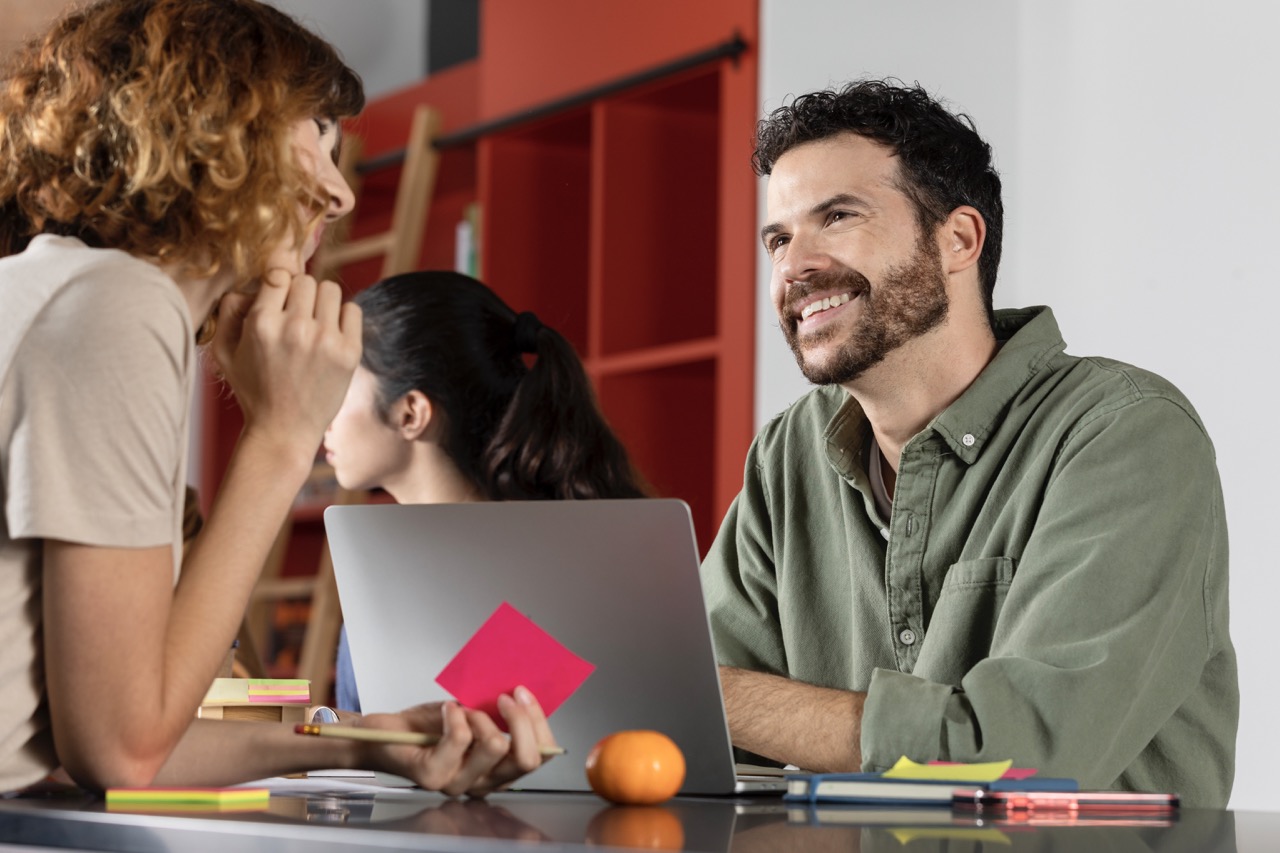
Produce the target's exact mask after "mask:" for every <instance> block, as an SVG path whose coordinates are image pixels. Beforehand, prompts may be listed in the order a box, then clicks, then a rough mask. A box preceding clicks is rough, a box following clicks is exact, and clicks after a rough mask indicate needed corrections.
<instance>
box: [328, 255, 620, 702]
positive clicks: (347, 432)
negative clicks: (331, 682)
mask: <svg viewBox="0 0 1280 853" xmlns="http://www.w3.org/2000/svg"><path fill="white" fill-rule="evenodd" d="M355 302H356V304H357V305H359V306H360V308H361V311H362V312H363V317H364V321H363V322H364V351H363V355H362V356H361V362H360V367H358V368H357V369H356V373H355V376H354V377H353V378H352V381H351V386H350V388H349V389H348V391H347V396H346V399H345V400H344V401H343V404H342V408H341V409H340V410H339V412H338V414H337V416H335V417H334V419H333V423H332V424H331V425H330V427H329V429H328V431H327V432H326V433H325V440H324V446H325V458H326V459H327V460H328V461H329V462H330V463H331V464H332V465H333V467H334V471H335V473H336V475H337V478H338V483H339V484H340V485H341V486H342V487H343V488H345V489H353V490H361V489H371V488H375V487H380V488H383V489H385V490H386V491H387V492H388V493H389V494H390V495H391V496H392V497H393V498H395V499H396V501H397V502H399V503H452V502H464V501H487V500H557V499H561V500H563V499H587V498H638V497H644V496H645V487H644V485H643V484H642V482H641V480H640V478H639V477H638V476H637V474H636V472H635V471H634V470H633V468H632V467H631V463H630V461H629V460H628V458H627V453H626V450H625V449H624V448H623V446H622V443H621V442H620V441H618V438H617V437H616V436H615V435H614V434H613V431H612V430H610V428H609V426H608V424H607V423H605V421H604V418H603V417H602V415H601V414H600V410H599V408H598V407H597V405H596V400H595V395H594V393H593V391H592V388H591V383H590V381H589V380H588V379H587V375H586V372H585V371H584V370H583V368H582V362H581V361H580V360H579V359H578V356H577V354H576V353H575V352H574V350H573V347H572V346H570V345H569V342H568V341H566V340H565V339H564V337H563V336H562V335H561V334H560V333H559V332H557V331H556V330H555V329H552V328H551V327H549V326H546V325H543V324H542V322H541V321H539V320H538V318H537V317H536V316H534V315H533V314H532V313H530V312H527V311H526V312H523V313H517V312H516V311H514V310H513V309H512V308H511V307H510V306H508V305H507V304H506V303H505V302H503V301H502V300H501V299H500V298H499V297H498V296H497V294H495V293H494V292H493V291H492V290H490V289H489V288H488V287H486V286H485V285H484V284H482V283H480V282H479V281H476V280H475V279H473V278H470V277H469V276H465V275H462V274H460V273H455V272H441V271H428V272H412V273H405V274H404V275H398V276H394V277H392V278H389V279H386V280H384V281H381V282H379V283H377V284H375V285H374V286H372V287H370V288H368V289H367V290H364V291H362V292H361V293H360V294H359V295H357V296H356V298H355ZM337 692H338V705H339V707H340V708H342V709H344V710H359V701H358V698H357V696H356V691H355V685H354V683H353V680H352V676H351V670H350V661H349V657H348V654H347V646H346V637H345V635H344V636H343V638H342V642H341V644H340V647H339V650H338V684H337Z"/></svg>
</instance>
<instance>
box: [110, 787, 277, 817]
mask: <svg viewBox="0 0 1280 853" xmlns="http://www.w3.org/2000/svg"><path fill="white" fill-rule="evenodd" d="M270 801H271V791H270V790H269V789H267V788H110V789H108V790H107V811H109V812H110V811H122V812H123V811H128V812H137V811H147V812H211V811H224V812H232V811H245V812H248V811H266V809H267V805H268V804H269V803H270Z"/></svg>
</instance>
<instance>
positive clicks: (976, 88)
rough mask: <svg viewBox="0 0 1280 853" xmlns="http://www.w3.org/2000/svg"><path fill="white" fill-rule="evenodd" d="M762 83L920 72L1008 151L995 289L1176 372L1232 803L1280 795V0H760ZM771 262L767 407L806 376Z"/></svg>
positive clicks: (1076, 344) (762, 349)
mask: <svg viewBox="0 0 1280 853" xmlns="http://www.w3.org/2000/svg"><path fill="white" fill-rule="evenodd" d="M761 7H762V15H763V20H762V24H763V27H762V32H763V34H764V35H763V36H762V44H761V49H762V55H761V61H762V66H761V89H760V91H761V98H762V100H763V101H764V107H765V108H766V109H769V108H772V107H776V106H778V105H779V104H780V103H782V101H783V98H784V96H787V95H790V94H795V93H802V92H806V91H810V90H813V89H817V88H822V87H825V86H827V85H829V84H830V83H833V82H834V83H839V82H843V81H845V80H848V79H852V78H855V77H859V76H886V75H893V76H897V77H900V78H902V79H904V80H906V81H908V82H910V81H914V80H919V81H920V82H921V83H922V84H923V85H924V86H925V87H926V88H927V89H929V90H930V91H932V92H934V93H935V94H937V95H940V96H942V97H944V98H945V99H946V100H948V101H949V102H950V103H951V105H952V106H953V107H955V108H957V109H962V110H964V111H966V112H968V113H970V114H971V115H972V116H973V118H974V119H975V121H976V122H977V124H978V129H979V131H980V132H981V133H982V134H983V135H984V136H985V137H986V138H987V139H988V141H990V142H991V143H992V145H993V146H994V147H995V148H996V151H997V162H998V166H999V167H1000V170H1001V173H1002V176H1003V178H1004V181H1005V204H1006V236H1005V244H1004V245H1005V252H1004V262H1003V264H1002V269H1001V276H1000V284H999V285H998V286H997V288H996V304H997V306H998V307H999V306H1015V305H1030V304H1049V305H1051V306H1053V308H1054V311H1055V313H1056V314H1057V317H1058V320H1059V322H1060V324H1061V326H1062V329H1063V334H1064V337H1065V338H1066V340H1067V344H1068V351H1070V352H1074V353H1077V354H1100V355H1107V356H1111V357H1115V358H1120V359H1123V360H1126V361H1130V362H1133V363H1136V364H1139V365H1141V366H1143V367H1146V368H1148V369H1150V370H1154V371H1156V372H1157V373H1160V374H1163V375H1164V376H1166V377H1168V378H1169V379H1171V380H1172V381H1174V382H1175V383H1176V384H1177V385H1179V387H1181V388H1182V390H1183V391H1184V392H1185V393H1186V394H1187V395H1188V397H1190V399H1191V401H1192V402H1193V403H1194V404H1195V405H1196V407H1197V408H1198V409H1199V411H1200V414H1201V416H1202V417H1203V419H1204V421H1205V423H1206V424H1207V426H1208V428H1209V432H1210V434H1211V435H1212V436H1213V438H1214V442H1215V444H1216V447H1217V451H1218V463H1219V469H1220V471H1221V474H1222V480H1223V486H1224V489H1225V492H1226V500H1227V513H1228V521H1229V525H1230V535H1231V551H1232V556H1231V565H1232V591H1231V604H1232V618H1231V632H1232V636H1233V639H1234V641H1235V645H1236V649H1237V652H1238V654H1239V660H1240V674H1241V700H1242V709H1241V719H1240V735H1239V739H1238V744H1239V747H1238V753H1237V773H1236V785H1235V793H1234V795H1233V797H1232V802H1231V804H1232V807H1233V808H1237V809H1267V810H1277V809H1280V780H1278V779H1277V777H1276V775H1275V774H1274V773H1273V772H1271V770H1270V768H1271V767H1272V766H1274V765H1275V764H1276V763H1277V762H1280V742H1277V739H1276V738H1275V737H1274V734H1273V733H1274V724H1273V723H1271V720H1270V717H1271V716H1272V715H1273V714H1274V713H1275V711H1276V710H1277V707H1278V706H1280V686H1278V685H1277V682H1276V677H1275V673H1276V670H1277V669H1278V668H1280V667H1277V666H1276V664H1275V663H1274V661H1273V660H1272V657H1271V654H1270V651H1271V649H1272V648H1273V645H1272V644H1273V643H1277V634H1276V631H1277V628H1276V623H1277V622H1278V621H1280V618H1278V615H1277V606H1278V604H1280V579H1278V578H1277V576H1276V575H1275V574H1273V567H1274V566H1275V565H1276V562H1277V558H1276V549H1275V548H1274V547H1268V545H1269V544H1270V543H1269V538H1270V537H1269V534H1270V533H1271V532H1272V530H1271V528H1270V525H1271V524H1272V523H1274V521H1273V516H1274V514H1275V512H1274V511H1275V508H1276V507H1277V506H1280V500H1278V499H1277V497H1276V496H1275V495H1273V494H1272V493H1271V489H1269V488H1268V484H1269V483H1273V482H1275V481H1276V479H1277V478H1278V477H1280V463H1277V461H1276V459H1277V453H1276V451H1274V450H1272V449H1271V446H1272V443H1273V442H1272V440H1271V438H1270V436H1269V434H1268V433H1269V429H1268V427H1269V426H1271V425H1272V424H1274V423H1276V422H1277V421H1280V404H1278V403H1277V397H1278V396H1280V394H1278V393H1277V392H1278V391H1280V383H1278V382H1277V380H1276V375H1277V369H1278V368H1280V356H1277V354H1276V350H1275V345H1274V338H1275V336H1276V334H1277V333H1276V331H1275V330H1274V325H1275V321H1274V319H1273V318H1275V317H1276V316H1277V315H1280V295H1278V292H1280V287H1277V285H1278V284H1280V282H1277V277H1276V275H1275V272H1274V261H1273V260H1272V259H1273V257H1274V255H1275V249H1274V248H1273V247H1274V246H1275V245H1276V244H1273V243H1271V240H1276V239H1277V238H1278V237H1280V206H1277V203H1276V200H1275V196H1276V194H1277V191H1280V156H1278V155H1277V148H1278V147H1280V146H1278V145H1277V136H1278V134H1277V132H1276V131H1277V124H1278V123H1277V121H1276V119H1275V117H1274V112H1275V110H1276V105H1277V99H1276V94H1275V92H1276V84H1277V83H1280V54H1277V53H1276V51H1275V50H1274V49H1273V46H1272V45H1271V43H1270V42H1271V35H1272V34H1274V33H1276V32H1277V31H1280V6H1275V5H1272V4H1270V3H1267V2H1264V0H1223V1H1222V2H1219V3H1215V4H1212V5H1211V6H1210V5H1209V4H1203V3H1198V2H1197V3H1193V2H1188V0H1173V2H1170V0H1128V2H1125V3H1116V2H1114V0H1062V2H1058V3H1034V4H1033V3H1018V2H1016V0H985V2H981V3H966V4H959V3H953V2H949V0H905V1H904V2H897V3H887V2H867V0H761ZM759 269H760V273H759V282H758V288H757V292H758V304H759V310H758V319H759V323H758V331H757V335H758V338H759V348H758V353H759V355H758V365H757V371H758V372H757V420H758V421H761V422H762V421H763V420H765V419H767V418H768V417H771V416H772V415H773V414H775V413H776V412H777V411H779V410H781V409H782V408H783V407H785V406H786V404H787V403H788V402H789V401H790V400H792V399H794V398H795V397H797V396H799V395H800V394H802V393H804V392H805V391H806V390H807V387H808V386H807V383H806V382H805V380H804V379H803V377H801V376H800V374H799V372H798V370H797V369H796V368H795V364H794V361H793V360H792V358H791V355H790V352H789V351H788V350H787V349H786V347H785V346H784V345H783V344H782V341H781V335H780V333H779V332H778V329H777V322H776V319H775V317H774V315H773V311H772V308H771V307H770V306H769V304H768V300H767V287H768V269H767V264H766V263H765V262H764V258H763V256H761V258H760V265H759Z"/></svg>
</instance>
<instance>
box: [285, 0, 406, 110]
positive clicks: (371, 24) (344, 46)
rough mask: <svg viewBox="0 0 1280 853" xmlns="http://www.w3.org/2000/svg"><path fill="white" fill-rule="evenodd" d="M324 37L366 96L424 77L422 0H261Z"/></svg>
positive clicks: (383, 92) (387, 90) (379, 93)
mask: <svg viewBox="0 0 1280 853" xmlns="http://www.w3.org/2000/svg"><path fill="white" fill-rule="evenodd" d="M266 2H269V3H271V5H273V6H275V7H276V8H278V9H281V10H283V11H286V12H288V13H289V14H291V15H293V16H294V17H295V18H297V19H298V20H299V21H301V22H302V23H304V24H306V25H307V26H308V27H310V28H311V29H313V30H315V31H316V32H317V33H319V34H320V35H322V36H324V37H325V38H326V39H328V40H329V41H330V42H331V43H332V44H333V45H334V46H335V47H336V48H337V49H338V52H339V53H341V54H342V57H343V59H345V60H346V62H347V64H348V65H350V66H351V67H352V68H354V69H356V71H358V72H360V75H361V76H362V77H363V78H364V83H365V94H366V95H367V96H368V97H370V98H376V97H377V96H379V95H382V94H385V93H386V92H389V91H392V90H394V89H399V88H401V87H403V86H406V85H408V84H409V83H414V82H416V81H418V80H421V79H422V78H423V77H424V76H426V69H427V59H426V50H427V2H426V0H266Z"/></svg>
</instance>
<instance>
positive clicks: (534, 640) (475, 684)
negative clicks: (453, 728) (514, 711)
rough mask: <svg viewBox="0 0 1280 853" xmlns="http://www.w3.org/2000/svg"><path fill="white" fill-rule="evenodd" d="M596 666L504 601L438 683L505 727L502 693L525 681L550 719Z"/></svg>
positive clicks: (459, 699) (445, 669)
mask: <svg viewBox="0 0 1280 853" xmlns="http://www.w3.org/2000/svg"><path fill="white" fill-rule="evenodd" d="M595 668H596V667H595V664H592V663H588V662H587V661H585V660H583V659H582V658H580V657H578V656H577V655H575V654H574V653H573V652H571V651H569V650H568V649H566V648H565V647H564V646H563V645H561V644H560V642H559V641H558V640H556V638H555V637H553V636H551V635H550V634H548V633H547V632H546V631H544V630H542V629H541V628H539V627H538V626H537V625H535V624H534V623H533V621H532V620H531V619H529V618H528V617H527V616H525V615H524V614H523V613H521V612H520V611H518V610H516V609H515V608H514V607H512V606H511V605H510V604H508V603H507V602H505V601H504V602H502V604H500V605H498V609H497V610H495V611H493V615H492V616H490V617H489V618H488V619H486V620H485V623H484V624H483V625H481V626H480V628H479V630H477V631H476V632H475V634H473V635H472V637H471V639H470V640H467V642H466V644H465V645H463V647H462V649H461V650H460V651H459V652H458V653H457V654H456V655H454V658H453V660H451V661H449V663H448V664H446V665H445V668H444V669H442V670H440V674H439V675H438V676H436V684H439V685H440V686H441V687H443V688H444V689H445V690H448V691H449V692H450V693H451V694H453V697H454V698H455V699H457V700H458V701H459V702H461V703H462V704H463V705H466V706H467V707H468V708H476V709H478V710H481V711H485V712H486V713H488V715H489V716H490V717H493V719H494V721H495V722H496V723H497V724H498V726H499V727H500V728H501V729H502V730H503V731H506V728H507V724H506V721H505V720H503V719H502V715H501V714H500V713H498V696H500V695H501V694H503V693H507V694H510V693H511V691H512V690H514V689H515V688H516V687H518V686H519V685H521V684H523V685H524V686H525V687H527V688H529V689H530V690H532V691H533V695H534V696H536V697H537V698H538V704H540V705H541V706H542V710H543V712H544V713H546V715H547V716H548V717H550V716H551V714H552V713H553V712H554V711H555V710H556V708H559V707H560V705H561V704H562V703H563V702H564V700H566V699H568V698H569V697H570V696H572V695H573V692H574V691H575V690H577V689H578V688H579V687H580V686H581V685H582V682H584V681H586V680H587V676H589V675H590V674H591V673H592V672H593V671H594V670H595Z"/></svg>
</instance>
